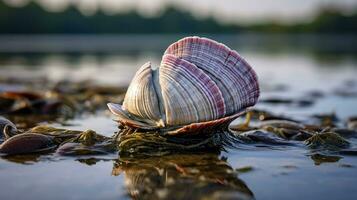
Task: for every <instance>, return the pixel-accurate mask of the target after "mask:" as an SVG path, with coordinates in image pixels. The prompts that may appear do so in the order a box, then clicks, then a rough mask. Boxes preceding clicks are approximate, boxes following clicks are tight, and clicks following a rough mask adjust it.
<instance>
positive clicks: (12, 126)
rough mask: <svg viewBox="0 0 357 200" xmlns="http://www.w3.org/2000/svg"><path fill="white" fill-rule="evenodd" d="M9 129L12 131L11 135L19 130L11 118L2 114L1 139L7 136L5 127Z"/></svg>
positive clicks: (0, 119)
mask: <svg viewBox="0 0 357 200" xmlns="http://www.w3.org/2000/svg"><path fill="white" fill-rule="evenodd" d="M6 126H7V128H8V129H9V131H10V132H11V134H10V135H14V134H15V133H16V132H17V128H16V126H15V124H14V123H12V122H11V121H10V120H8V119H6V118H4V117H2V116H0V140H4V139H5V138H6V137H7V136H6V134H5V132H4V131H5V127H6Z"/></svg>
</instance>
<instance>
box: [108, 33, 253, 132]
mask: <svg viewBox="0 0 357 200" xmlns="http://www.w3.org/2000/svg"><path fill="white" fill-rule="evenodd" d="M258 96H259V84H258V79H257V76H256V73H255V72H254V70H253V69H252V68H251V66H250V65H249V64H248V63H247V62H246V61H245V60H244V59H243V58H242V57H241V56H240V55H239V54H238V53H237V52H236V51H233V50H231V49H229V48H228V47H226V46H225V45H223V44H221V43H218V42H215V41H213V40H210V39H207V38H200V37H187V38H184V39H182V40H179V41H178V42H176V43H174V44H172V45H170V46H169V47H168V49H167V50H166V51H165V54H164V55H163V58H162V61H161V64H160V66H159V67H158V68H156V69H152V67H151V64H150V63H146V64H144V65H143V66H142V67H141V68H140V69H139V70H138V71H137V73H136V74H135V76H134V78H133V80H132V82H131V83H130V86H129V88H128V91H127V93H126V95H125V98H124V102H123V105H118V104H113V103H109V104H108V107H109V109H110V110H111V111H112V113H114V114H115V115H117V116H118V121H119V122H120V123H122V124H123V125H124V126H128V127H132V128H139V129H144V130H155V129H160V130H163V131H165V132H167V133H169V134H182V133H192V132H201V131H200V130H208V129H214V128H217V127H219V126H222V125H226V124H228V123H230V122H231V121H232V120H234V119H235V118H237V117H239V116H240V115H242V114H244V113H245V111H246V109H247V108H248V107H250V106H253V105H254V104H255V103H256V102H257V100H258Z"/></svg>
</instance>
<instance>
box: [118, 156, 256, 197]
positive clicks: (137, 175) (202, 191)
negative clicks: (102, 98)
mask: <svg viewBox="0 0 357 200" xmlns="http://www.w3.org/2000/svg"><path fill="white" fill-rule="evenodd" d="M112 173H113V175H119V174H122V173H124V174H125V186H126V188H127V190H128V193H129V195H130V196H131V197H132V198H133V199H254V196H253V193H252V191H250V189H249V188H248V187H247V185H246V184H245V183H244V182H243V181H242V180H240V179H239V178H238V177H237V173H236V172H235V171H234V170H233V169H232V167H231V166H230V165H229V164H228V163H227V162H226V161H225V160H224V159H220V158H219V157H218V155H217V154H190V155H189V154H174V155H166V156H161V157H148V158H133V157H130V156H128V157H120V158H119V159H118V160H117V161H116V162H115V163H114V167H113V172H112Z"/></svg>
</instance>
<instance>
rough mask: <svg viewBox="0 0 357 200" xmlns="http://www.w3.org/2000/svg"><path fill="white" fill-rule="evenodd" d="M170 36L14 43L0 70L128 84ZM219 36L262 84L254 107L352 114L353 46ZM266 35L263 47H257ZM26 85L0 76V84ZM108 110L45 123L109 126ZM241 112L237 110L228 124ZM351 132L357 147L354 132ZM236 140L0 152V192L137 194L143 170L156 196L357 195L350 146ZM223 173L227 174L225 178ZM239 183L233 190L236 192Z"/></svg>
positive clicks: (356, 96)
mask: <svg viewBox="0 0 357 200" xmlns="http://www.w3.org/2000/svg"><path fill="white" fill-rule="evenodd" d="M173 37H174V36H170V37H167V38H165V39H164V42H163V43H164V44H157V46H155V45H154V43H153V42H151V43H149V44H148V45H152V49H151V48H150V47H145V48H140V45H136V46H135V45H134V44H133V46H131V48H130V49H126V48H120V44H118V45H117V46H115V48H114V47H111V50H108V51H104V52H103V49H99V50H98V51H92V50H90V51H89V50H88V49H86V48H88V47H86V48H84V49H78V52H72V51H70V47H67V50H66V48H64V49H61V50H59V51H52V50H53V49H52V50H51V52H50V53H48V52H47V51H46V52H42V50H41V49H40V50H39V49H37V50H36V52H33V51H32V52H30V53H29V52H18V51H15V50H13V51H11V53H8V52H4V50H3V49H2V52H3V53H1V54H0V79H4V78H5V79H10V80H13V79H22V80H25V79H29V80H33V79H37V80H38V79H49V80H50V81H60V80H64V79H67V80H70V81H82V80H88V79H90V80H92V81H93V82H95V83H96V84H105V85H108V84H109V85H117V86H120V87H122V86H127V85H128V84H129V81H130V80H131V77H132V76H133V75H134V73H135V71H136V70H137V69H138V67H140V66H141V65H142V64H144V63H145V62H147V61H151V62H152V63H153V64H154V65H158V64H159V62H160V57H161V54H162V51H163V48H164V46H165V45H166V43H167V42H168V41H170V39H172V38H173ZM220 38H221V37H220ZM111 39H113V38H111ZM131 39H133V38H131ZM147 39H149V38H145V40H147ZM223 39H224V41H225V43H226V44H227V45H228V46H230V47H232V48H234V49H236V50H238V52H239V53H240V54H241V55H242V56H243V57H245V58H246V59H247V60H248V62H249V63H250V64H251V65H252V66H253V67H254V69H255V70H256V72H257V74H258V77H259V81H260V85H261V87H262V92H261V98H260V99H261V101H260V102H259V103H258V104H257V105H256V108H259V109H264V110H267V111H270V112H272V113H275V114H278V115H284V116H288V117H291V118H294V119H297V120H302V121H304V122H307V121H308V120H311V118H310V116H311V115H313V114H331V113H335V114H336V116H337V118H338V119H339V124H340V125H341V126H345V122H346V120H347V119H348V118H349V117H351V116H357V78H356V77H357V57H356V51H355V50H353V49H352V50H351V49H349V48H345V49H346V51H343V50H344V48H342V50H341V49H337V48H336V49H335V47H334V46H333V45H334V44H331V45H332V46H331V47H329V48H327V47H325V46H322V47H321V48H320V47H319V45H317V46H315V45H313V46H310V45H309V44H305V45H306V48H304V47H305V46H304V45H302V46H297V47H296V48H295V46H293V45H294V43H292V44H291V45H292V46H289V45H290V43H289V44H287V45H286V44H285V45H284V44H276V45H272V44H271V42H265V43H264V42H262V43H261V44H255V43H254V42H250V43H249V42H247V43H245V42H242V39H240V40H239V41H236V40H235V37H228V38H223ZM113 40H115V39H113ZM143 40H144V39H143ZM251 40H252V39H251V38H250V40H249V41H251ZM120 41H121V40H120ZM172 41H174V39H173V40H172ZM243 41H244V40H243ZM342 41H343V40H342ZM264 44H266V46H267V47H266V48H263V47H264ZM337 44H339V43H338V42H337ZM262 46H263V47H262ZM342 46H343V45H342ZM94 47H95V46H94ZM94 47H93V48H94ZM339 48H341V47H339ZM68 49H69V50H68ZM331 49H332V50H331ZM334 49H335V50H336V51H334ZM26 87H27V86H26V85H18V84H16V85H13V84H8V83H6V84H5V83H0V91H1V90H3V89H5V88H6V89H9V88H26ZM271 99H286V100H308V101H309V103H308V104H299V103H269V102H264V100H271ZM112 119H113V116H111V115H110V114H109V113H108V112H107V111H98V112H96V113H95V114H88V113H87V114H83V115H80V116H78V117H76V118H75V119H70V120H68V121H67V123H66V125H63V124H62V125H61V124H59V123H51V125H53V126H56V127H65V128H70V129H77V130H85V129H93V130H95V131H97V132H98V133H101V134H103V135H106V136H111V135H113V134H114V132H115V131H117V125H116V124H115V122H114V121H113V120H112ZM240 121H241V120H240V119H238V120H237V121H235V122H233V124H234V123H235V124H236V123H238V122H240ZM349 141H350V142H351V143H352V145H353V146H354V147H356V145H357V140H356V139H355V138H352V139H349ZM236 146H237V148H232V147H231V148H227V149H226V151H221V152H218V153H216V154H213V155H209V156H208V158H207V159H206V158H205V157H201V156H197V155H196V154H193V153H192V155H190V154H188V155H187V154H185V155H180V154H179V155H169V156H164V157H162V158H144V159H143V158H140V159H139V158H137V159H136V158H135V157H134V158H132V157H121V156H118V155H117V154H116V153H113V154H108V155H104V156H82V157H64V156H56V155H53V154H49V155H42V156H38V157H33V156H32V157H26V159H16V158H9V157H2V158H0V199H23V198H26V199H131V197H130V196H137V195H139V196H140V195H143V196H141V197H142V198H147V196H144V194H143V193H141V194H140V191H141V192H142V190H141V188H140V184H139V185H138V184H135V181H138V180H140V179H143V180H145V181H147V182H145V183H147V184H150V186H151V187H152V188H153V189H154V190H156V191H154V193H155V195H157V196H155V197H161V198H168V197H170V196H171V195H173V197H176V198H179V197H180V194H181V193H183V192H185V193H187V194H190V197H191V198H194V197H197V198H198V197H204V195H205V194H209V195H210V196H211V198H214V197H215V196H214V195H217V194H215V192H216V193H221V192H223V194H226V195H228V196H229V197H233V198H238V197H242V195H243V196H244V195H248V197H251V196H254V197H255V198H256V199H319V198H324V199H353V198H356V197H357V191H356V190H355V185H356V184H357V177H356V173H357V157H356V156H341V155H329V157H328V158H325V159H324V158H322V159H321V158H320V159H318V158H316V155H315V156H313V152H312V151H311V150H310V149H308V148H307V147H305V146H304V145H303V144H302V143H299V145H296V146H274V145H260V146H259V145H247V146H245V145H239V144H237V145H236ZM24 160H25V162H24ZM192 160H193V161H192ZM19 161H21V162H22V163H18V162H19ZM118 163H119V164H118ZM123 163H124V164H123ZM128 163H129V164H128ZM130 163H132V164H130ZM187 163H189V164H187ZM186 164H187V165H189V166H186ZM118 166H119V167H118ZM210 167H211V168H210ZM206 168H210V170H205V169H206ZM182 170H184V173H183V172H182ZM117 171H119V172H117ZM232 171H233V172H234V171H235V172H237V173H238V174H236V173H232ZM172 180H174V181H176V182H175V184H176V186H175V187H173V186H172V185H170V181H172ZM202 180H203V181H202ZM212 180H213V181H212ZM221 180H224V181H228V183H229V184H223V183H221V182H220V181H221ZM139 183H140V182H139ZM196 183H200V184H201V185H200V186H197V185H196ZM203 183H204V184H203ZM202 184H203V186H202ZM222 185H224V187H222ZM190 188H191V190H190ZM192 188H193V189H194V190H193V189H192ZM145 189H147V188H145ZM149 189H150V188H149ZM247 189H248V190H247ZM224 191H225V192H226V193H224ZM237 191H239V192H240V193H239V192H238V193H235V192H237ZM248 191H250V192H251V193H250V192H248ZM138 193H139V194H138ZM175 195H176V196H175ZM149 197H150V196H149ZM152 197H153V196H152ZM226 197H227V196H226ZM185 198H187V197H185Z"/></svg>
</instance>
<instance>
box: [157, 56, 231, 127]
mask: <svg viewBox="0 0 357 200" xmlns="http://www.w3.org/2000/svg"><path fill="white" fill-rule="evenodd" d="M166 68H173V69H172V72H173V73H175V74H172V75H173V76H174V78H172V80H171V81H173V80H176V82H175V83H176V84H178V83H180V85H181V83H182V84H184V87H186V89H187V88H192V89H191V92H190V93H188V95H189V96H190V98H194V99H196V100H199V101H201V102H197V101H196V102H195V101H193V100H192V101H190V102H191V103H188V105H190V106H194V107H195V108H194V109H195V110H196V111H193V110H188V112H189V113H191V115H192V114H195V112H197V114H198V116H199V118H198V120H199V121H201V120H204V121H207V120H211V119H214V118H218V117H220V116H223V115H224V114H225V105H224V101H223V100H224V99H223V96H222V93H221V92H220V91H219V88H218V86H217V85H216V84H215V82H214V81H213V80H212V79H211V78H210V77H209V76H207V75H205V73H204V72H203V70H201V69H200V68H198V67H197V66H195V65H194V64H192V63H190V62H188V61H186V60H184V59H180V58H178V57H176V56H174V55H171V54H166V55H165V56H164V57H163V61H162V64H161V66H160V70H163V73H166V72H165V70H167V69H166ZM161 77H163V78H165V77H164V76H161ZM161 77H160V78H161ZM182 80H184V81H182ZM164 83H166V82H165V81H162V82H160V84H164ZM209 87H211V88H209ZM193 88H195V89H193ZM182 89H183V91H180V92H181V93H186V92H189V91H186V90H185V88H182ZM194 91H195V92H194ZM212 91H213V92H212ZM164 92H165V91H163V93H164ZM171 93H173V91H171ZM163 96H165V95H163ZM209 96H211V97H213V98H214V99H213V100H212V99H210V98H207V97H209ZM164 98H165V97H164ZM183 101H185V99H183ZM165 104H168V102H165ZM195 104H197V105H198V106H199V107H200V109H202V104H204V105H206V106H207V107H205V106H203V108H207V109H208V110H205V111H204V112H203V113H201V112H199V110H200V109H198V108H197V107H196V105H195ZM165 107H166V106H165ZM216 109H217V110H216ZM192 112H194V113H192Z"/></svg>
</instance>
